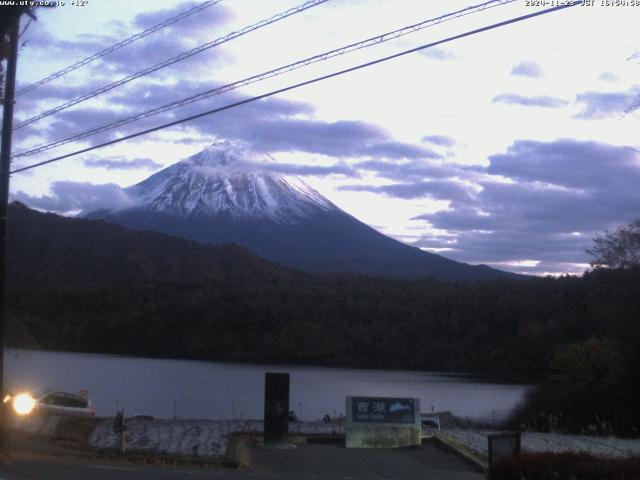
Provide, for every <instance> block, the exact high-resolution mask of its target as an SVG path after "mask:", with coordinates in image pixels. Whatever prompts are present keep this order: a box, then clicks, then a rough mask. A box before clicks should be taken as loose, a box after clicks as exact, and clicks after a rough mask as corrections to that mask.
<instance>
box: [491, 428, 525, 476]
mask: <svg viewBox="0 0 640 480" xmlns="http://www.w3.org/2000/svg"><path fill="white" fill-rule="evenodd" d="M487 441H488V453H489V478H492V471H493V464H494V463H495V462H496V460H498V459H500V458H505V457H510V456H511V455H515V454H517V453H520V450H521V444H522V440H521V435H520V432H504V433H492V434H491V435H489V436H488V437H487Z"/></svg>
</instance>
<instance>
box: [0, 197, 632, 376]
mask: <svg viewBox="0 0 640 480" xmlns="http://www.w3.org/2000/svg"><path fill="white" fill-rule="evenodd" d="M10 215H11V216H10V219H11V220H10V221H11V223H10V228H11V229H10V237H9V245H10V253H11V254H10V257H9V265H8V270H9V279H10V284H9V297H8V313H9V324H8V331H7V336H8V341H9V343H10V344H11V345H14V346H28V347H36V348H44V349H54V350H71V351H86V352H103V353H120V354H132V355H143V356H157V357H171V358H193V359H208V360H230V361H247V362H283V363H300V364H321V365H331V366H358V367H376V368H405V369H420V370H446V371H464V372H476V373H480V374H484V375H498V376H505V375H517V376H519V377H523V376H524V377H525V378H527V379H530V380H531V379H536V378H542V377H543V376H544V375H545V374H547V373H548V372H549V366H550V365H551V363H552V359H553V358H554V355H556V353H557V352H559V351H561V350H563V349H565V348H566V347H567V346H568V345H570V344H572V343H574V342H577V341H584V340H588V339H589V338H592V337H599V338H605V337H606V338H608V339H610V341H611V342H614V344H615V345H616V348H617V349H618V351H619V352H620V354H621V355H627V354H629V355H630V354H631V352H632V351H633V341H632V340H633V339H634V338H639V337H640V335H639V334H640V322H639V321H638V318H640V315H639V313H640V295H639V293H640V269H638V268H635V269H634V268H630V269H621V270H597V271H593V272H590V273H588V274H586V275H584V276H583V277H561V278H525V279H515V280H508V279H500V280H495V281H484V282H476V283H470V282H466V283H445V282H438V281H432V280H418V281H402V280H391V279H384V278H372V277H363V276H355V275H344V274H340V275H332V274H308V273H302V272H298V271H295V270H290V269H285V268H283V267H279V266H277V265H274V264H270V263H268V262H266V261H264V260H261V259H259V258H258V257H255V256H253V255H251V254H250V253H249V252H247V251H245V250H243V249H241V248H239V247H233V246H227V247H212V246H205V245H200V244H197V243H194V242H188V241H185V240H181V239H177V238H173V237H169V236H166V235H161V234H155V233H150V232H132V231H128V230H126V229H124V228H121V227H117V226H114V225H109V224H106V223H104V222H96V221H88V220H76V219H69V218H62V217H58V216H56V215H51V214H46V215H45V214H41V213H37V212H34V211H31V210H28V209H27V208H26V207H24V206H20V205H12V210H11V212H10Z"/></svg>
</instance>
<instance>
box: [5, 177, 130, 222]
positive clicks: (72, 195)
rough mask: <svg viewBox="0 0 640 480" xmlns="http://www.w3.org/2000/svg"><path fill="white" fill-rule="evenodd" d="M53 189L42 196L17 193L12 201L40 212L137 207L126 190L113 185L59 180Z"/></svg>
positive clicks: (77, 211)
mask: <svg viewBox="0 0 640 480" xmlns="http://www.w3.org/2000/svg"><path fill="white" fill-rule="evenodd" d="M50 190H51V194H50V195H42V196H33V195H28V194H26V193H24V192H16V193H14V194H13V195H12V196H11V197H12V198H11V200H12V201H19V202H22V203H24V204H25V205H27V206H29V207H32V208H36V209H38V210H45V211H48V212H56V213H62V214H73V213H79V212H82V211H95V210H100V209H103V208H124V207H127V206H131V205H133V200H132V199H131V198H130V197H129V195H128V194H127V193H126V192H125V191H124V189H122V188H121V187H120V186H118V185H116V184H113V183H107V184H102V185H94V184H92V183H89V182H72V181H58V182H53V183H52V184H51V187H50Z"/></svg>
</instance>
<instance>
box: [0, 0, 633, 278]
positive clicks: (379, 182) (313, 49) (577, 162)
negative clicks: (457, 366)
mask: <svg viewBox="0 0 640 480" xmlns="http://www.w3.org/2000/svg"><path fill="white" fill-rule="evenodd" d="M300 3H302V2H292V1H289V0H224V1H222V2H220V3H218V4H216V5H214V6H211V7H208V8H206V9H205V10H203V11H200V12H199V13H197V14H195V15H192V16H190V17H188V18H186V19H183V20H181V21H179V22H177V23H174V24H173V25H171V26H169V27H167V28H164V29H162V30H161V31H158V32H156V33H153V34H152V35H149V36H147V37H146V38H144V39H143V40H140V41H138V42H135V43H133V44H131V45H129V46H127V47H125V48H122V49H120V50H118V51H116V52H114V53H111V54H110V55H107V56H105V57H103V58H101V59H100V60H97V61H95V62H93V63H91V64H89V65H86V66H84V67H82V68H79V69H77V70H75V71H74V72H73V73H71V74H69V75H66V76H64V77H62V78H60V79H57V80H55V81H52V82H50V83H47V84H46V85H43V86H41V87H39V88H37V89H35V90H33V91H32V92H29V93H27V94H25V95H22V96H20V97H19V98H18V99H17V103H16V123H19V122H20V121H23V120H25V119H28V118H30V117H32V116H34V115H36V114H38V113H39V112H41V111H43V110H47V109H50V108H53V107H56V106H57V105H60V104H63V103H65V102H66V101H68V100H70V99H73V98H75V97H77V96H79V95H83V94H85V93H87V92H91V91H93V90H95V89H97V88H100V87H102V86H104V85H106V84H109V83H111V82H114V81H117V80H119V79H121V78H123V77H126V76H127V75H129V74H132V73H134V72H138V71H140V70H142V69H144V68H146V67H148V66H151V65H154V64H156V63H158V62H161V61H163V60H165V59H167V58H169V57H172V56H174V55H178V54H180V53H181V52H183V51H186V50H189V49H191V48H193V47H196V46H198V45H201V44H204V43H206V42H210V41H212V40H214V39H216V38H218V37H221V36H224V35H226V34H228V33H230V32H232V31H236V30H239V29H241V28H243V27H245V26H248V25H251V24H253V23H256V22H258V21H260V20H262V19H265V18H268V17H271V16H273V15H275V14H277V13H280V12H282V11H284V10H286V9H287V8H289V7H292V6H296V5H298V4H300ZM479 3H482V2H479V1H477V2H469V1H468V0H467V1H458V0H442V1H440V0H416V1H410V0H394V1H391V0H387V1H375V0H371V1H370V0H330V1H328V2H326V3H324V4H322V5H319V6H316V7H314V8H311V9H309V10H307V11H305V12H303V13H300V14H297V15H294V16H291V17H289V18H287V19H284V20H281V21H279V22H277V23H274V24H272V25H269V26H266V27H264V28H261V29H259V30H257V31H254V32H252V33H249V34H247V35H244V36H242V37H241V38H238V39H235V40H233V41H230V42H227V43H225V44H223V45H220V46H218V47H216V48H212V49H209V50H207V51H205V52H203V53H200V54H198V55H195V56H193V57H191V58H189V59H187V60H185V61H182V62H179V63H177V64H175V65H173V66H171V67H168V68H165V69H162V70H160V71H158V72H156V73H154V74H151V75H147V76H144V77H143V78H139V79H137V80H134V81H132V82H129V83H127V84H126V85H124V86H122V87H119V88H116V89H113V90H111V91H110V92H109V93H107V94H104V95H101V96H99V97H97V98H95V99H93V100H91V101H86V102H82V103H80V104H78V105H76V106H74V107H71V108H69V109H66V110H64V111H63V112H60V113H58V114H56V115H52V116H49V117H47V118H44V119H42V120H40V121H38V122H34V123H32V124H30V125H28V126H25V127H24V128H20V129H18V130H16V132H15V138H14V147H13V151H14V153H18V152H20V151H23V150H25V149H28V148H29V147H32V146H34V145H38V144H42V143H45V142H50V141H54V140H57V139H59V138H63V137H66V136H69V135H73V134H75V133H78V132H82V131H84V130H86V129H87V128H91V127H95V126H100V125H103V124H106V123H109V122H111V121H114V120H118V119H120V118H124V117H127V116H130V115H134V114H136V113H138V112H142V111H146V110H149V109H152V108H154V107H157V106H160V105H163V104H166V103H169V102H172V101H175V100H180V99H182V98H185V97H187V96H189V95H193V94H196V93H199V92H202V91H206V90H210V89H212V88H215V87H216V86H221V85H226V84H229V83H232V82H234V81H237V80H240V79H243V78H245V77H249V76H251V75H254V74H256V73H260V72H263V71H266V70H270V69H273V68H276V67H279V66H281V65H285V64H288V63H291V62H293V61H296V60H300V59H304V58H306V57H310V56H312V55H315V54H319V53H323V52H325V51H327V50H330V49H334V48H337V47H341V46H343V45H346V44H349V43H351V42H355V41H359V40H362V39H365V38H367V37H370V36H374V35H378V34H381V33H384V32H387V31H391V30H394V29H397V28H401V27H404V26H407V25H411V24H415V23H417V22H420V21H423V20H426V19H429V18H433V17H438V16H440V15H443V14H445V13H448V12H452V11H455V10H459V9H462V8H465V7H467V6H469V5H474V4H479ZM525 3H526V2H525V1H524V0H521V1H516V2H512V3H510V4H508V5H504V6H499V7H495V8H492V9H489V10H486V11H484V12H481V13H477V14H473V15H468V16H466V17H464V18H462V19H455V20H451V21H448V22H443V23H440V24H438V25H436V26H433V27H431V28H427V29H424V30H422V31H419V32H415V33H412V34H410V35H406V36H403V37H401V38H399V39H396V40H393V41H390V42H387V43H384V44H380V45H376V46H375V47H372V48H368V49H364V50H361V51H359V52H354V53H350V54H347V55H343V56H340V57H337V58H334V59H331V60H327V61H323V62H320V63H318V64H315V65H312V66H309V67H306V68H301V69H299V70H296V71H294V72H291V73H288V74H286V75H282V76H279V77H277V78H273V79H270V80H267V81H263V82H257V83H254V84H252V85H249V86H245V87H242V88H240V89H237V90H233V91H231V92H228V93H225V94H223V95H218V96H214V97H212V98H209V99H206V100H203V101H200V102H197V103H192V104H190V105H187V106H184V107H181V108H180V109H177V110H173V111H169V112H165V113H162V114H159V115H156V116H153V117H151V118H149V119H146V120H144V121H141V122H136V123H130V124H128V125H125V126H122V127H120V128H118V129H117V130H114V131H110V132H106V133H103V134H101V135H98V136H95V137H91V138H89V139H84V140H82V141H80V142H77V143H73V144H68V145H65V146H62V147H59V148H57V149H54V150H49V151H48V152H46V153H41V154H37V155H33V156H29V157H21V158H17V159H15V160H14V168H18V167H20V166H24V165H28V164H31V163H35V162H38V161H42V160H47V159H48V158H51V157H53V156H57V155H60V154H63V153H67V152H71V151H74V150H77V149H78V148H82V147H87V146H90V145H93V144H96V143H99V142H102V141H105V140H107V139H111V138H115V137H117V136H121V135H124V134H127V133H133V132H135V131H138V130H140V129H142V128H145V127H149V126H154V125H158V124H160V123H165V122H167V121H171V120H174V119H177V118H181V117H183V116H186V115H189V114H192V113H197V112H200V111H204V110H208V109H211V108H214V107H216V106H222V105H226V104H228V103H230V102H233V101H238V100H241V99H244V98H247V97H249V96H253V95H258V94H262V93H265V92H268V91H271V90H274V89H277V88H281V87H284V86H286V85H290V84H293V83H296V82H299V81H303V80H306V79H310V78H313V77H315V76H318V75H323V74H327V73H330V72H332V71H335V70H339V69H342V68H346V67H348V66H351V65H356V64H359V63H363V62H365V61H369V60H373V59H375V58H378V57H382V56H385V55H390V54H393V53H396V52H399V51H402V50H406V49H409V48H413V47H417V46H419V45H423V44H427V43H430V42H434V41H437V40H440V39H444V38H446V37H449V36H452V35H456V34H459V33H462V32H464V31H467V30H472V29H475V28H479V27H481V26H484V25H488V24H491V23H495V22H498V21H502V20H505V19H508V18H511V17H516V16H519V15H524V14H527V13H532V12H534V11H537V10H540V9H541V7H527V6H526V5H525ZM71 4H72V2H71V0H66V3H65V5H64V6H61V7H58V8H52V9H46V10H45V9H38V11H37V13H38V21H37V22H32V23H31V24H30V25H29V26H28V29H27V30H26V32H25V34H24V37H23V39H22V41H21V45H22V47H21V50H20V58H19V69H18V78H19V84H18V88H20V87H24V86H27V85H29V84H31V83H33V82H35V81H37V80H40V79H41V78H43V77H45V76H47V75H49V74H50V73H52V72H54V71H56V70H59V69H61V68H64V67H66V66H68V65H70V64H73V63H74V62H76V61H78V60H80V59H82V58H84V57H86V56H87V55H90V54H93V53H95V52H97V51H99V50H101V49H103V48H106V47H108V46H110V45H113V44H115V43H116V42H118V41H120V40H122V39H124V38H126V37H128V36H131V35H133V34H135V33H137V32H139V31H142V30H144V29H146V28H149V27H151V26H154V25H156V24H158V23H159V22H162V21H163V20H165V19H167V18H170V17H172V16H175V15H176V14H178V13H179V12H181V11H184V10H187V9H189V8H191V7H193V6H194V5H195V4H196V3H194V2H183V1H163V2H155V1H154V2H152V1H136V2H134V1H131V0H112V1H109V2H104V1H98V0H88V2H87V5H85V6H73V5H71ZM595 4H596V5H595V6H592V7H584V6H578V7H573V8H569V9H565V10H562V11H559V12H555V13H551V14H548V15H544V16H541V17H536V18H533V19H530V20H527V21H525V22H521V23H517V24H514V25H509V26H506V27H502V28H499V29H496V30H493V31H490V32H485V33H481V34H479V35H475V36H472V37H467V38H464V39H461V40H457V41H454V42H451V43H447V44H445V45H440V46H438V47H436V48H430V49H426V50H423V51H421V52H417V53H413V54H411V55H407V56H404V57H402V58H399V59H395V60H392V61H389V62H385V63H383V64H380V65H376V66H373V67H370V68H367V69H364V70H360V71H358V72H354V73H351V74H348V75H346V76H342V77H338V78H333V79H330V80H326V81H323V82H320V83H317V84H314V85H310V86H306V87H303V88H300V89H297V90H295V91H291V92H287V93H285V94H281V95H278V96H274V97H270V98H269V99H265V100H263V101H260V102H255V103H251V104H248V105H244V106H241V107H238V108H235V109H232V110H229V111H227V112H225V113H222V114H216V115H213V116H209V117H205V118H202V119H200V120H197V121H193V122H189V123H185V124H181V125H179V126H176V127H172V128H170V129H167V130H163V131H161V132H157V133H154V134H151V135H148V136H145V137H140V138H138V139H136V140H133V141H128V142H124V143H120V144H118V145H114V146H111V147H107V148H104V149H100V150H96V151H94V152H90V153H87V154H83V155H80V156H77V157H74V158H70V159H68V160H64V161H61V162H58V163H56V164H52V165H49V166H45V167H42V168H37V169H34V170H31V171H28V172H24V173H18V174H15V175H14V176H13V177H12V180H11V182H12V183H11V190H12V194H13V198H14V199H18V200H21V201H23V202H25V203H27V204H28V205H30V206H32V207H36V208H40V209H45V210H51V211H57V212H61V213H69V212H72V211H76V212H77V211H80V210H92V209H95V208H101V207H104V206H109V205H116V204H118V202H120V201H121V199H122V191H121V189H122V188H124V187H127V186H130V185H132V184H134V183H137V182H139V181H141V180H143V179H144V178H146V177H147V176H149V175H150V174H152V173H154V172H155V171H158V170H159V169H161V168H164V167H166V166H168V165H171V164H173V163H175V162H177V161H179V160H181V159H184V158H185V157H187V156H190V155H192V154H194V153H197V152H198V151H200V150H201V149H202V148H204V147H206V146H207V145H208V144H210V143H212V142H213V141H216V140H219V139H231V140H236V141H241V142H245V143H247V144H248V145H249V146H250V147H251V148H253V149H254V150H257V151H260V152H265V153H269V154H271V155H272V156H273V157H274V158H275V159H276V160H277V162H278V165H279V168H280V169H281V171H282V173H285V174H292V173H293V174H296V175H299V176H302V178H303V179H304V180H305V181H306V182H307V183H308V184H310V185H311V186H313V187H314V188H315V189H317V190H318V191H319V192H321V193H322V194H323V195H325V196H326V197H327V198H328V199H330V200H331V201H332V202H333V203H335V204H337V205H338V206H340V207H341V208H342V209H344V210H345V211H347V212H348V213H350V214H352V215H354V216H355V217H357V218H358V219H360V220H362V221H364V222H365V223H367V224H369V225H371V226H373V227H374V228H376V229H378V230H379V231H381V232H383V233H385V234H387V235H390V236H392V237H394V238H397V239H398V240H401V241H404V242H406V243H409V244H412V245H415V246H418V247H420V248H424V249H427V250H429V251H433V252H436V253H440V254H442V255H444V256H447V257H449V258H452V259H455V260H459V261H465V262H469V263H474V264H476V263H485V264H489V265H492V266H495V267H497V268H501V269H504V270H511V271H517V272H524V273H532V274H559V273H581V272H582V271H584V269H585V268H587V267H588V262H589V257H588V255H587V254H586V253H585V248H588V247H589V246H590V245H591V239H592V238H593V236H594V235H595V234H596V233H598V232H602V231H604V230H605V229H613V228H615V227H616V226H619V225H622V224H626V223H629V222H630V221H631V220H633V219H634V218H637V217H640V188H638V185H640V154H639V153H638V152H637V151H636V149H637V150H640V139H639V138H638V131H639V130H638V127H639V126H640V125H639V121H640V113H639V112H638V111H633V110H632V109H630V107H631V106H632V105H633V104H634V102H636V101H637V100H638V98H639V96H640V87H639V85H640V81H639V79H640V55H638V54H637V51H638V50H639V49H640V41H638V38H637V28H638V23H639V20H640V7H605V6H600V0H597V1H596V2H595ZM23 23H26V22H23Z"/></svg>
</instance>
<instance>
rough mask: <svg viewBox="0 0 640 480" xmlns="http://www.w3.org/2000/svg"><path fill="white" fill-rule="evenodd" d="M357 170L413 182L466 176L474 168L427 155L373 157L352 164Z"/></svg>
mask: <svg viewBox="0 0 640 480" xmlns="http://www.w3.org/2000/svg"><path fill="white" fill-rule="evenodd" d="M354 168H355V169H357V170H365V171H369V172H373V173H375V174H376V175H377V176H378V177H381V178H388V179H391V180H396V181H404V182H415V181H419V180H423V179H425V178H429V179H445V178H453V177H458V178H466V177H468V176H475V172H474V170H472V169H470V168H468V167H466V166H462V165H456V164H453V163H445V162H441V161H434V160H431V159H429V158H428V157H426V158H422V159H410V160H408V161H396V160H393V159H391V160H389V159H375V160H367V161H364V162H358V163H356V164H355V165H354Z"/></svg>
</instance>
